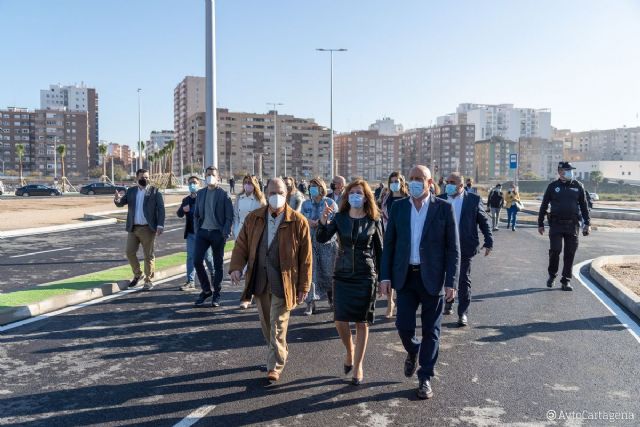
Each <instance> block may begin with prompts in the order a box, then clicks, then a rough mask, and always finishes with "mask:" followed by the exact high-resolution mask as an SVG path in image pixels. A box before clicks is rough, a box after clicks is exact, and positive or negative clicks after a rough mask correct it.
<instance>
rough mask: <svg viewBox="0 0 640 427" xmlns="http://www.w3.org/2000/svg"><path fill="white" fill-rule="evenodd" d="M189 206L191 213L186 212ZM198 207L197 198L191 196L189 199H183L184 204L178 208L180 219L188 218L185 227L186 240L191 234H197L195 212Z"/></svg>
mask: <svg viewBox="0 0 640 427" xmlns="http://www.w3.org/2000/svg"><path fill="white" fill-rule="evenodd" d="M185 206H189V212H185V211H184V209H183V208H184V207H185ZM195 206H196V198H195V197H191V194H189V195H188V196H187V197H185V198H184V199H182V203H180V207H178V212H176V214H177V215H178V218H184V217H186V218H187V221H186V223H185V225H184V238H185V239H186V238H187V236H188V235H189V234H193V233H195V229H194V227H193V212H194V211H195Z"/></svg>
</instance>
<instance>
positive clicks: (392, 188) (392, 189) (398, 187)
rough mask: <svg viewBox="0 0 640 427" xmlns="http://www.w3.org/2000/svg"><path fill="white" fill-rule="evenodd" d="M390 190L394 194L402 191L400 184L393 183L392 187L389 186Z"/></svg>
mask: <svg viewBox="0 0 640 427" xmlns="http://www.w3.org/2000/svg"><path fill="white" fill-rule="evenodd" d="M389 188H390V189H391V191H393V192H394V193H395V192H397V191H400V183H399V182H392V183H391V185H390V186H389Z"/></svg>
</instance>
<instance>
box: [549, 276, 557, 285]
mask: <svg viewBox="0 0 640 427" xmlns="http://www.w3.org/2000/svg"><path fill="white" fill-rule="evenodd" d="M555 283H556V278H555V277H553V276H549V278H548V279H547V288H553V285H555Z"/></svg>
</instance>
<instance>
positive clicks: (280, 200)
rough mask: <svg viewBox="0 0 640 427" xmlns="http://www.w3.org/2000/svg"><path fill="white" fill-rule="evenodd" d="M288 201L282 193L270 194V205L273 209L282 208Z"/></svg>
mask: <svg viewBox="0 0 640 427" xmlns="http://www.w3.org/2000/svg"><path fill="white" fill-rule="evenodd" d="M286 202H287V198H286V197H285V196H283V195H282V194H274V195H272V196H269V206H271V209H276V210H277V209H280V208H282V207H283V206H284V204H285V203H286Z"/></svg>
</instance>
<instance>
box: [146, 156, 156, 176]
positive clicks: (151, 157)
mask: <svg viewBox="0 0 640 427" xmlns="http://www.w3.org/2000/svg"><path fill="white" fill-rule="evenodd" d="M154 160H155V156H154V155H153V153H151V154H149V155H148V156H147V161H148V162H149V174H150V175H152V176H153V161H154Z"/></svg>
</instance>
